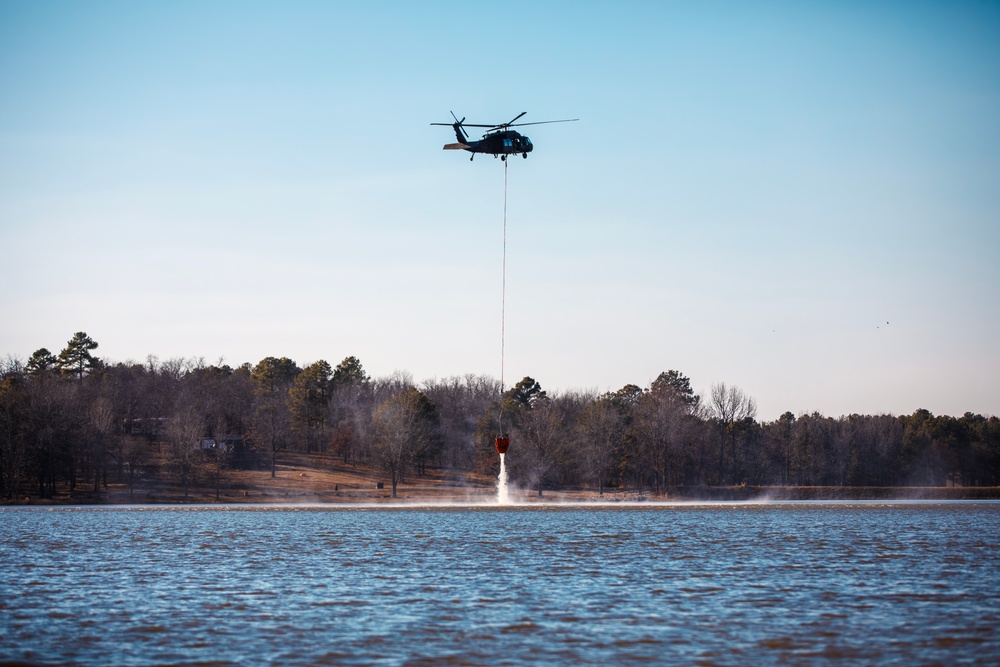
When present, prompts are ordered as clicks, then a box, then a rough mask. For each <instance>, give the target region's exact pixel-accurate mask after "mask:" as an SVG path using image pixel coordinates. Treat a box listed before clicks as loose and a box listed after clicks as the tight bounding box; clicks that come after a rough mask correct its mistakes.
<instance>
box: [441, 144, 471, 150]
mask: <svg viewBox="0 0 1000 667" xmlns="http://www.w3.org/2000/svg"><path fill="white" fill-rule="evenodd" d="M468 147H469V144H445V145H444V149H445V150H446V151H461V150H465V149H466V148H468Z"/></svg>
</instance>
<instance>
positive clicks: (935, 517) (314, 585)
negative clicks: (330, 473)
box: [0, 503, 1000, 665]
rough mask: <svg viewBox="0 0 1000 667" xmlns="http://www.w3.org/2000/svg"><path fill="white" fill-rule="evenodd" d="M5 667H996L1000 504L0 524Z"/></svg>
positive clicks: (31, 511) (314, 513) (286, 512)
mask: <svg viewBox="0 0 1000 667" xmlns="http://www.w3.org/2000/svg"><path fill="white" fill-rule="evenodd" d="M0 559H2V561H0V562H2V565H0V567H2V573H3V575H2V577H0V662H2V661H28V662H34V663H38V664H67V663H72V664H84V665H107V664H116V665H153V664H177V665H180V664H186V665H246V664H281V665H324V664H329V665H341V664H357V665H368V664H385V665H441V664H452V665H487V664H489V665H527V664H531V665H534V664H565V665H575V664H608V665H612V664H614V665H622V664H635V663H656V664H678V665H689V664H704V665H716V664H717V665H747V664H755V665H756V664H782V665H787V664H810V665H812V664H824V663H831V664H832V663H838V664H841V663H844V662H848V663H854V664H899V665H913V664H998V663H1000V504H997V503H931V504H923V503H898V504H795V503H789V504H763V505H690V506H651V505H645V506H635V507H632V506H610V507H609V506H601V507H542V506H527V507H504V508H500V507H453V508H447V507H439V508H426V507H425V508H329V507H315V508H288V507H270V508H250V507H232V508H87V509H79V508H59V509H42V508H6V509H0Z"/></svg>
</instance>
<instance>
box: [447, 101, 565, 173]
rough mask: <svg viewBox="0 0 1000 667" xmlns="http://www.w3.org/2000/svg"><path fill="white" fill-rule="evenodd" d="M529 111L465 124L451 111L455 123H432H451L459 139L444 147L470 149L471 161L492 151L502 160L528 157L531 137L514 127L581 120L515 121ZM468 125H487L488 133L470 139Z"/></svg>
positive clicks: (531, 148) (530, 148) (494, 155)
mask: <svg viewBox="0 0 1000 667" xmlns="http://www.w3.org/2000/svg"><path fill="white" fill-rule="evenodd" d="M526 113H528V112H527V111H522V112H521V113H519V114H518V115H517V116H515V117H514V118H513V119H511V120H510V121H509V122H506V123H500V124H499V125H473V124H472V123H469V124H468V125H465V118H464V117H463V118H462V120H459V119H458V116H456V115H455V112H454V111H452V112H451V117H452V118H454V119H455V122H454V123H431V125H451V126H452V128H454V130H455V137H456V138H457V139H458V143H456V144H445V145H444V149H445V150H446V151H457V150H463V151H469V152H470V153H472V157H470V158H469V161H472V159H473V158H475V157H476V153H492V155H493V157H496V156H498V155H499V156H500V159H501V160H506V159H507V156H508V155H516V154H517V153H520V154H521V157H523V158H525V159H527V158H528V153H530V152H531V151H532V150H533V149H534V146H532V144H531V139H529V138H528V137H526V136H525V135H523V134H521V133H520V132H517V131H515V130H512V129H510V128H512V127H521V126H524V125H545V124H546V123H572V122H573V121H577V120H580V119H579V118H568V119H566V120H542V121H538V122H536V123H515V122H514V121H515V120H517V119H518V118H520V117H521V116H523V115H524V114H526ZM466 127H486V128H489V129H488V130H486V134H484V135H483V138H482V139H480V140H479V141H469V135H468V133H467V132H466V131H465V128H466Z"/></svg>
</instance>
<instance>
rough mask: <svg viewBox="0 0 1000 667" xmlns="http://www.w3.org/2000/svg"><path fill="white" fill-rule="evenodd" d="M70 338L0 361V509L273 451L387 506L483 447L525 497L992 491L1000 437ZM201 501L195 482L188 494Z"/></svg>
mask: <svg viewBox="0 0 1000 667" xmlns="http://www.w3.org/2000/svg"><path fill="white" fill-rule="evenodd" d="M97 348H98V344H97V342H95V341H94V340H93V339H91V338H90V336H88V335H87V334H86V333H84V332H78V333H76V334H75V335H74V336H73V337H72V338H71V339H70V341H69V342H68V343H67V345H66V347H65V348H64V349H63V350H62V351H60V353H59V354H58V355H56V354H53V353H51V352H49V350H47V349H45V348H41V349H39V350H37V351H36V352H34V353H33V354H32V355H31V357H30V358H29V359H28V360H27V361H26V362H21V361H20V360H18V359H15V358H12V357H8V358H7V359H6V360H5V361H2V362H0V495H2V496H3V497H6V498H8V499H9V498H14V497H19V496H23V495H36V496H39V497H50V496H52V495H54V494H55V493H56V490H57V489H58V488H66V487H68V488H69V489H70V490H71V491H72V490H76V489H77V488H84V489H89V490H92V491H93V492H95V493H97V494H100V492H101V490H102V488H107V485H108V484H109V483H115V484H124V485H126V486H127V488H128V490H129V493H130V494H131V493H132V492H133V491H135V490H137V489H142V488H144V484H147V483H150V480H151V474H150V473H151V465H152V462H153V460H154V458H156V459H157V460H159V461H162V462H165V465H167V466H168V467H169V469H170V472H171V473H172V474H173V475H174V478H175V479H176V480H178V481H179V483H180V484H181V485H182V486H183V488H184V491H185V494H187V491H188V489H189V488H190V486H191V485H192V484H194V483H195V482H196V481H197V480H196V479H195V472H196V470H199V469H200V470H204V468H205V467H206V463H207V464H209V465H208V467H209V469H211V470H212V471H213V474H212V480H211V482H213V483H214V485H215V488H216V492H217V493H218V489H219V486H220V485H221V484H222V480H223V478H224V475H225V471H226V470H227V469H228V468H232V467H264V468H269V469H270V471H271V474H272V476H273V475H274V474H275V471H276V469H277V466H278V461H279V459H280V457H281V455H282V453H283V452H286V451H295V452H307V453H309V452H312V453H322V454H326V455H332V456H335V457H337V460H338V461H340V462H341V463H342V464H343V465H345V466H355V467H362V468H368V469H369V470H370V471H371V475H372V477H378V478H379V479H387V480H388V481H389V482H390V483H391V485H392V491H393V495H395V493H396V487H397V485H398V484H399V483H400V482H401V481H403V480H404V479H405V478H406V476H408V475H417V476H419V475H422V474H424V472H425V471H426V469H427V467H428V466H443V467H450V468H455V469H461V470H474V471H477V472H481V473H488V474H493V475H495V474H496V472H497V470H498V467H499V461H498V457H497V455H496V451H495V449H494V439H495V438H496V437H498V436H499V435H500V434H508V435H509V437H510V439H511V450H510V453H509V454H508V457H507V458H508V460H507V467H508V472H509V476H510V479H511V482H512V483H513V484H515V485H517V486H519V487H521V488H530V489H533V490H537V493H538V494H539V495H541V494H542V493H543V490H544V489H546V488H558V487H592V488H594V489H595V490H597V491H599V492H601V493H603V492H605V491H606V490H607V489H609V488H614V489H638V490H648V491H649V492H650V493H653V494H662V493H667V492H669V490H670V489H672V488H677V487H693V486H742V485H746V486H768V485H783V486H894V487H896V486H944V485H946V484H948V483H953V484H956V485H963V486H998V485H1000V420H998V419H997V418H996V417H995V416H990V417H984V416H982V415H978V414H972V413H968V412H967V413H965V414H964V415H963V416H961V417H957V418H956V417H951V416H935V415H932V414H931V413H930V412H928V411H927V410H916V411H915V412H914V413H913V414H911V415H904V416H898V417H897V416H892V415H857V414H852V415H849V416H842V417H838V418H832V417H825V416H823V415H820V414H818V413H812V414H804V415H800V416H795V415H793V414H792V413H790V412H786V413H785V414H783V415H781V417H779V418H778V419H776V420H774V421H758V420H757V409H756V402H755V400H754V399H753V398H752V397H750V396H748V395H747V394H746V393H745V392H743V391H742V390H741V389H740V388H738V387H735V386H729V385H726V384H724V383H720V384H716V385H714V386H712V387H711V390H710V392H709V394H708V395H707V396H701V395H699V394H696V393H695V392H694V391H693V390H692V388H691V382H690V379H689V378H688V377H686V376H685V375H683V374H682V373H681V372H679V371H676V370H669V371H665V372H663V373H661V374H660V375H659V376H658V377H657V378H656V380H654V381H653V382H652V383H651V384H650V385H649V386H648V387H639V386H637V385H633V384H629V385H626V386H624V387H622V388H621V389H619V390H617V391H614V392H607V393H603V394H598V393H594V392H589V393H588V392H572V391H570V392H561V393H554V394H550V393H549V392H547V391H545V390H544V389H543V388H542V386H541V384H540V383H539V382H538V381H536V380H535V379H533V378H530V377H525V378H524V379H522V380H521V381H520V382H518V383H517V384H516V385H514V386H513V387H511V388H509V389H506V390H504V389H503V388H502V387H501V386H500V384H499V382H497V381H496V380H495V379H493V378H490V377H487V376H482V375H466V376H462V377H452V378H447V379H435V380H428V381H424V382H422V383H419V384H418V383H415V382H414V381H413V379H412V377H410V376H409V375H407V374H405V373H395V374H393V375H390V376H387V377H383V378H372V377H370V376H369V375H368V374H367V373H366V372H365V370H364V368H363V366H362V364H361V362H360V361H359V360H358V359H357V358H356V357H353V356H349V357H346V358H345V359H344V360H343V361H341V362H340V363H339V364H338V365H337V366H335V367H332V366H331V365H330V364H329V363H328V362H326V361H323V360H320V361H317V362H315V363H312V364H309V365H307V366H305V367H299V366H298V365H297V364H296V363H295V362H294V361H292V360H291V359H289V358H287V357H266V358H264V359H262V360H260V361H259V362H258V363H256V364H254V365H251V364H249V363H246V364H243V365H240V366H237V367H235V368H234V367H230V366H228V365H225V364H222V363H221V362H220V363H219V364H214V365H210V364H206V363H205V362H204V360H202V359H168V360H165V361H161V360H159V359H158V358H156V357H154V356H150V357H148V358H147V359H146V360H145V362H143V363H133V362H124V363H112V362H109V361H105V360H102V359H100V358H99V357H97V356H95V355H94V354H93V352H94V350H96V349H97ZM200 483H201V484H203V485H204V484H205V483H206V480H205V479H204V478H202V479H201V480H200Z"/></svg>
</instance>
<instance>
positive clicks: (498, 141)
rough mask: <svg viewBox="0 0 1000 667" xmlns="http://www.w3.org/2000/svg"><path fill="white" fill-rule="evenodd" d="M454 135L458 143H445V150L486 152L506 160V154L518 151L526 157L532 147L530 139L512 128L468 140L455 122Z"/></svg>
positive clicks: (513, 153) (514, 153) (515, 153)
mask: <svg viewBox="0 0 1000 667" xmlns="http://www.w3.org/2000/svg"><path fill="white" fill-rule="evenodd" d="M455 137H456V138H457V139H458V140H459V141H458V143H455V144H445V147H444V148H445V150H463V151H469V152H470V153H473V154H475V153H488V154H490V155H492V156H493V157H496V156H498V155H499V156H500V157H501V159H503V160H506V159H507V156H508V155H517V154H518V153H520V154H521V155H522V156H523V157H525V158H527V157H528V153H530V152H531V151H532V150H533V149H534V146H533V145H532V144H531V139H529V138H528V137H527V136H525V135H523V134H521V133H520V132H516V131H514V130H496V131H494V132H487V133H486V134H484V135H483V138H482V139H480V140H479V141H469V140H468V139H466V138H464V137H463V136H462V130H461V128H460V127H458V126H457V123H456V126H455ZM473 157H475V155H473ZM470 159H471V158H470Z"/></svg>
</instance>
